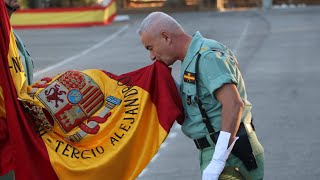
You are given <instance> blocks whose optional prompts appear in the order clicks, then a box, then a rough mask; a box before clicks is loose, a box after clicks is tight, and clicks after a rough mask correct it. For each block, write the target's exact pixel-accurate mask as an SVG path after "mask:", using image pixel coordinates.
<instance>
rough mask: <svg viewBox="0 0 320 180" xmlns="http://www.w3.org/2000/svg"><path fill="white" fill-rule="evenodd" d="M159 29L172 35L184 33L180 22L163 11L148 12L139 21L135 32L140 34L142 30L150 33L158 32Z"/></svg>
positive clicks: (155, 33)
mask: <svg viewBox="0 0 320 180" xmlns="http://www.w3.org/2000/svg"><path fill="white" fill-rule="evenodd" d="M161 31H166V32H169V33H171V34H174V35H180V34H182V33H184V30H183V29H182V27H181V26H180V24H179V23H178V22H177V21H176V20H175V19H173V18H172V17H171V16H169V15H168V14H166V13H163V12H153V13H150V14H149V15H148V16H147V17H146V18H145V19H144V20H143V21H142V23H141V25H140V27H139V28H138V30H137V32H138V33H139V35H141V34H142V33H144V32H148V33H150V35H157V34H160V32H161Z"/></svg>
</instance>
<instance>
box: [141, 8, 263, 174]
mask: <svg viewBox="0 0 320 180" xmlns="http://www.w3.org/2000/svg"><path fill="white" fill-rule="evenodd" d="M138 33H139V35H140V40H141V42H142V44H143V45H144V46H145V48H146V49H147V50H148V51H149V52H150V58H151V59H152V60H158V61H161V62H163V63H164V64H166V65H167V66H170V65H172V64H173V63H174V62H175V61H177V60H181V61H182V67H181V78H182V79H181V81H182V82H181V86H180V91H181V97H182V100H183V105H184V109H185V114H186V118H185V121H184V123H183V124H182V131H183V132H184V134H185V135H186V136H188V137H189V138H191V139H193V140H194V142H195V145H196V147H197V148H198V149H199V151H200V168H201V171H202V179H203V180H211V179H218V177H219V176H220V175H221V172H222V171H223V169H224V168H225V167H227V166H228V167H230V166H232V167H235V169H239V170H240V172H241V173H242V174H244V175H248V176H247V179H254V180H257V179H263V176H264V150H263V147H262V146H261V144H260V143H259V141H258V138H257V136H256V133H255V131H254V126H253V124H252V117H251V104H250V102H249V101H248V100H247V94H246V91H245V85H244V81H243V78H242V76H241V73H240V70H239V68H238V62H237V60H236V57H235V56H234V55H233V53H232V52H231V51H230V50H229V49H228V48H227V47H226V46H225V45H223V44H221V43H220V42H217V41H215V40H210V39H206V38H203V37H202V36H201V34H200V32H196V33H195V34H194V35H193V36H190V35H188V34H186V33H185V32H184V30H183V28H182V27H181V26H180V25H179V23H178V22H177V21H176V20H175V19H173V18H172V17H170V16H169V15H167V14H165V13H162V12H153V13H151V14H149V15H148V16H147V17H146V18H145V19H144V20H143V21H142V23H141V25H140V27H139V29H138ZM231 151H232V152H231ZM230 152H231V154H230ZM228 169H229V168H228ZM224 172H227V170H226V169H225V171H224ZM220 178H221V176H220Z"/></svg>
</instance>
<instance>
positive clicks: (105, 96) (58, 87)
mask: <svg viewBox="0 0 320 180" xmlns="http://www.w3.org/2000/svg"><path fill="white" fill-rule="evenodd" d="M0 5H1V6H0V7H1V15H0V19H1V36H0V37H1V39H0V43H1V46H0V47H1V59H0V76H1V78H0V85H1V86H0V146H1V148H0V175H3V174H5V173H7V172H8V171H10V170H14V171H15V178H16V179H17V180H19V179H33V180H36V179H67V180H70V179H77V180H79V179H110V180H130V179H135V178H136V177H137V176H138V175H139V174H140V173H141V171H142V170H143V169H144V168H145V166H146V165H147V164H148V163H149V162H150V160H151V159H152V157H153V156H154V155H155V154H156V153H157V151H158V149H159V147H160V145H161V143H162V142H163V141H164V140H165V139H166V137H167V135H168V133H169V130H170V128H171V126H172V125H173V123H174V122H175V120H178V122H179V123H182V120H183V118H184V115H183V107H182V103H181V99H180V96H179V93H178V91H177V89H176V88H175V87H176V86H175V83H174V80H173V78H172V76H171V71H170V69H169V68H168V67H166V66H165V65H163V64H162V63H160V62H155V63H154V64H152V65H149V66H146V67H143V68H142V69H139V70H136V71H133V72H129V73H125V74H122V75H115V74H112V73H110V72H107V71H103V70H97V69H91V70H85V71H75V70H72V71H67V72H64V73H62V74H60V75H57V76H55V77H50V78H49V77H46V78H43V79H41V80H40V81H38V82H36V83H35V84H32V85H30V86H27V84H26V77H25V74H24V69H23V66H22V63H21V61H20V57H19V53H18V50H17V47H16V45H15V39H14V35H13V33H12V29H11V26H10V23H9V19H8V16H7V14H6V9H5V6H4V3H3V1H0Z"/></svg>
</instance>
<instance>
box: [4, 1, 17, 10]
mask: <svg viewBox="0 0 320 180" xmlns="http://www.w3.org/2000/svg"><path fill="white" fill-rule="evenodd" d="M4 2H5V3H6V4H7V5H8V6H10V7H12V8H15V9H19V8H20V3H19V1H18V0H4Z"/></svg>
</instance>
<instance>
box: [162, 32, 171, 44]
mask: <svg viewBox="0 0 320 180" xmlns="http://www.w3.org/2000/svg"><path fill="white" fill-rule="evenodd" d="M160 35H161V37H162V38H163V39H165V40H166V41H168V42H170V41H171V38H170V35H169V33H168V32H166V31H161V32H160Z"/></svg>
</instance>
